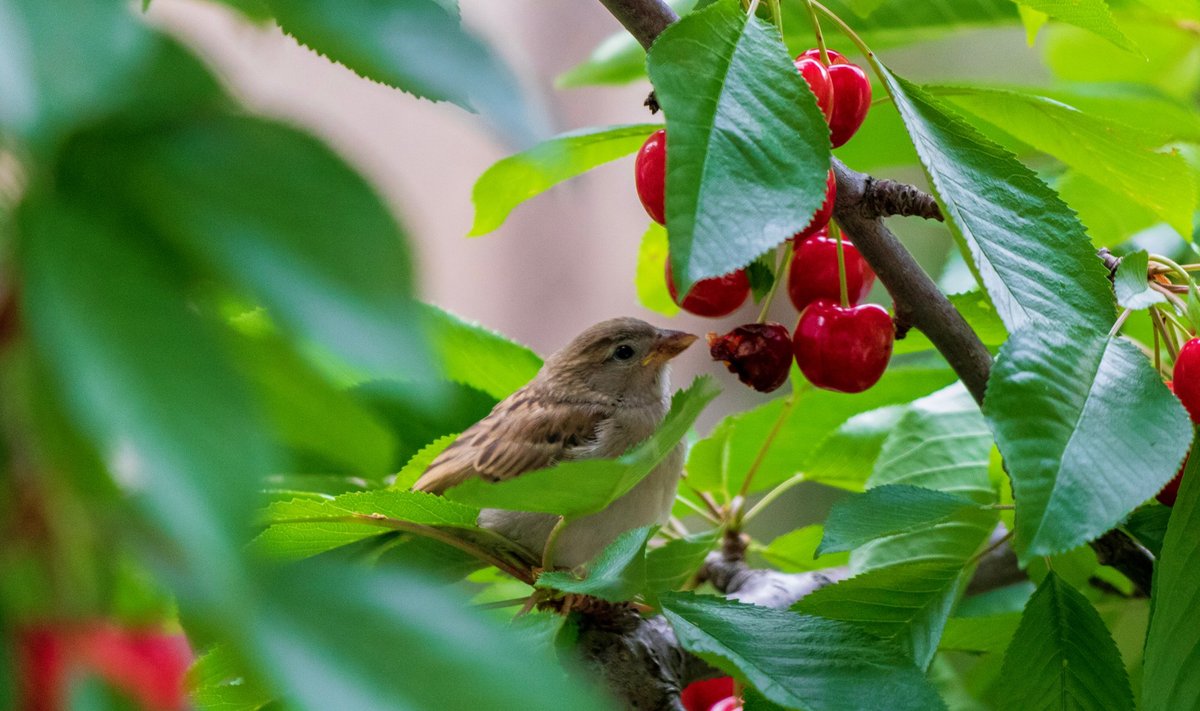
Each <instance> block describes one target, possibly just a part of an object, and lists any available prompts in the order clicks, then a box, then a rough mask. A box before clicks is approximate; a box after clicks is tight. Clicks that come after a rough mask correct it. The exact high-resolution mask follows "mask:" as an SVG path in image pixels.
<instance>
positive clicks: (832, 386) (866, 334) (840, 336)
mask: <svg viewBox="0 0 1200 711" xmlns="http://www.w3.org/2000/svg"><path fill="white" fill-rule="evenodd" d="M895 337H896V331H895V327H894V326H893V325H892V318H891V316H889V315H888V312H887V311H886V310H884V308H883V307H881V306H877V305H875V304H863V305H861V306H841V305H839V304H837V303H836V302H833V301H826V300H824V299H822V300H819V301H814V302H813V303H811V304H809V305H808V306H807V307H806V308H805V309H804V311H803V312H802V313H801V314H800V322H799V323H797V324H796V332H795V335H794V336H793V339H792V346H793V348H794V350H795V354H796V365H798V366H800V372H802V373H804V377H806V378H808V379H809V381H810V382H812V384H813V385H816V386H817V387H819V388H824V389H826V390H836V391H838V392H843V393H860V392H862V391H864V390H866V389H867V388H869V387H871V386H872V385H874V384H875V383H877V382H879V378H881V377H882V376H883V371H885V370H887V365H888V360H889V359H890V358H891V357H892V343H893V342H894V340H895Z"/></svg>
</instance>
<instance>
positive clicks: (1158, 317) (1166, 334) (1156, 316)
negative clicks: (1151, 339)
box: [1150, 309, 1179, 360]
mask: <svg viewBox="0 0 1200 711" xmlns="http://www.w3.org/2000/svg"><path fill="white" fill-rule="evenodd" d="M1163 316H1164V313H1163V311H1162V310H1161V309H1150V318H1151V319H1152V320H1153V321H1154V326H1155V329H1156V332H1161V333H1162V336H1163V345H1164V346H1166V348H1167V355H1169V356H1170V357H1171V360H1175V357H1176V356H1177V355H1178V354H1179V351H1178V350H1177V348H1176V346H1175V336H1174V335H1172V334H1171V332H1170V331H1168V330H1167V324H1166V322H1165V321H1164V320H1163Z"/></svg>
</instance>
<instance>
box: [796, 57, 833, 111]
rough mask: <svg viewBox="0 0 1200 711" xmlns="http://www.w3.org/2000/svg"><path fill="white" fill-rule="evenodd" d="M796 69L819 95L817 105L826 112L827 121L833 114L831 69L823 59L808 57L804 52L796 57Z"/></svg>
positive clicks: (815, 94) (816, 95)
mask: <svg viewBox="0 0 1200 711" xmlns="http://www.w3.org/2000/svg"><path fill="white" fill-rule="evenodd" d="M795 65H796V71H798V72H800V76H802V77H804V81H806V82H808V88H809V89H811V90H812V93H813V96H815V97H817V106H818V107H820V109H821V113H823V114H825V123H829V119H830V118H831V117H832V116H833V83H832V82H830V81H829V70H827V69H826V68H825V65H824V64H821V60H819V59H813V58H812V57H806V56H804V55H803V54H802V55H800V56H799V57H796V61H795Z"/></svg>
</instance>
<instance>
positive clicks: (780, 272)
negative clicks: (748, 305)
mask: <svg viewBox="0 0 1200 711" xmlns="http://www.w3.org/2000/svg"><path fill="white" fill-rule="evenodd" d="M793 249H794V246H793V244H792V240H788V241H787V242H785V243H784V247H783V255H782V256H781V257H780V259H779V263H778V264H776V265H775V281H774V282H772V283H771V290H770V291H768V292H767V297H766V298H765V299H763V305H762V308H761V309H759V312H758V323H765V322H766V320H767V311H769V310H770V309H771V302H773V301H775V292H777V291H779V282H781V281H783V279H784V274H785V270H787V269H788V266H789V264H791V261H792V250H793Z"/></svg>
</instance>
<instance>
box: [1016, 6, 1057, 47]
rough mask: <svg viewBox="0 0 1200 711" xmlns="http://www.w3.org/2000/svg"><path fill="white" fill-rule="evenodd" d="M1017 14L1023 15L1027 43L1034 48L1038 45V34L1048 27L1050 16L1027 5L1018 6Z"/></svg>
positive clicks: (1022, 22) (1022, 21)
mask: <svg viewBox="0 0 1200 711" xmlns="http://www.w3.org/2000/svg"><path fill="white" fill-rule="evenodd" d="M1017 12H1019V13H1020V14H1021V24H1022V25H1024V26H1025V41H1026V43H1028V44H1029V46H1030V47H1032V46H1034V44H1036V43H1037V36H1038V32H1040V31H1041V29H1042V27H1044V26H1045V25H1046V22H1047V21H1049V19H1050V16H1049V15H1047V14H1046V13H1044V12H1041V11H1039V10H1034V9H1032V8H1030V7H1027V6H1025V5H1018V6H1017Z"/></svg>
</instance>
